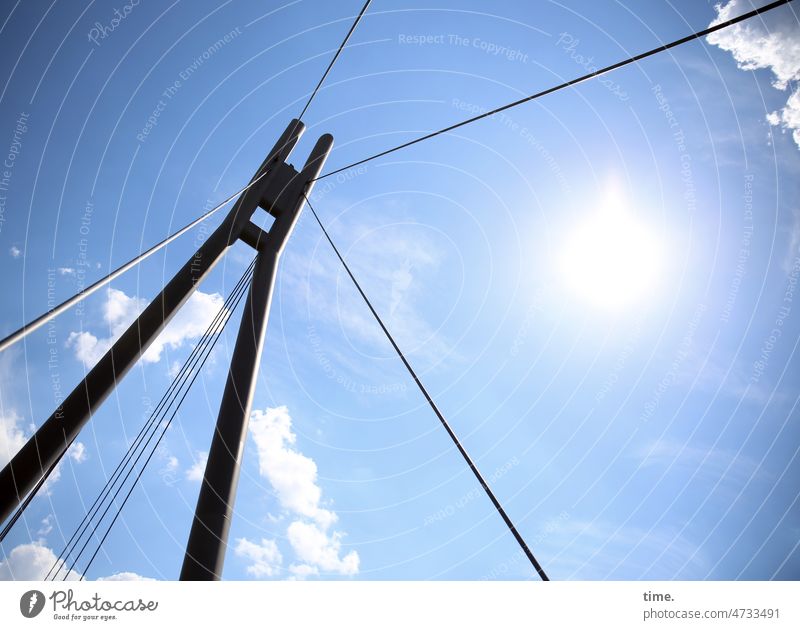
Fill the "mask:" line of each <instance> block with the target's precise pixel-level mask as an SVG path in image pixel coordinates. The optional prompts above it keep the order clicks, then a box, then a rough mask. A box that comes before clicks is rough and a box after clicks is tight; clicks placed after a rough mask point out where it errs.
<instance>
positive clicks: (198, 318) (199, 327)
mask: <svg viewBox="0 0 800 630" xmlns="http://www.w3.org/2000/svg"><path fill="white" fill-rule="evenodd" d="M223 302H224V300H223V299H222V296H221V295H220V294H219V293H203V292H202V291H195V292H194V293H192V295H191V297H190V298H189V299H188V300H187V301H186V303H185V304H184V305H183V307H182V308H181V309H180V310H179V311H178V313H177V314H176V315H175V317H173V318H172V321H170V323H169V324H168V325H167V326H166V328H164V330H163V331H162V332H161V334H160V335H159V336H158V338H156V339H155V341H153V343H152V344H151V345H150V347H149V348H148V349H147V351H146V352H145V353H144V354H143V355H142V360H143V361H144V362H145V363H157V362H158V361H160V360H161V353H162V352H163V351H164V348H166V347H167V346H169V347H170V348H172V349H176V348H180V347H181V346H182V345H183V344H184V343H186V342H187V341H191V340H194V339H198V338H199V337H200V336H201V335H202V334H203V333H204V332H205V331H206V329H207V328H208V326H209V324H210V323H211V321H212V320H213V319H214V316H215V315H216V313H217V312H218V311H219V309H220V308H222V305H223ZM146 306H147V300H145V299H143V298H138V297H130V296H128V295H126V294H125V293H124V292H123V291H119V290H118V289H108V291H107V292H106V301H105V303H104V304H103V309H102V310H103V320H104V321H105V323H106V324H107V325H108V328H109V332H110V335H109V336H107V337H98V336H96V335H94V334H92V333H91V332H87V331H81V332H74V331H73V332H71V333H70V334H69V337H68V338H67V346H68V347H71V348H73V349H74V351H75V356H76V358H77V359H78V360H80V361H83V362H84V363H85V364H86V365H94V364H95V363H97V361H98V360H100V358H101V357H102V356H103V355H104V354H105V353H106V352H108V349H109V348H110V347H111V346H112V344H113V343H114V341H116V340H117V339H118V338H119V336H120V335H122V333H123V332H125V330H126V329H127V328H128V326H130V324H131V323H132V322H133V320H135V319H136V317H137V316H138V315H139V313H141V312H142V310H143V309H144V308H145V307H146Z"/></svg>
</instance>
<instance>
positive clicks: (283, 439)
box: [237, 407, 359, 578]
mask: <svg viewBox="0 0 800 630" xmlns="http://www.w3.org/2000/svg"><path fill="white" fill-rule="evenodd" d="M250 433H251V435H252V437H253V441H254V442H255V443H256V450H257V453H258V463H259V472H260V473H261V475H262V476H263V477H264V478H266V479H267V480H268V481H269V482H270V484H271V485H272V487H273V489H274V490H275V493H276V495H277V497H278V501H279V503H280V504H281V506H282V507H283V508H284V509H285V510H286V511H287V512H288V513H290V514H292V515H293V517H294V520H293V522H292V523H291V524H290V525H289V527H288V529H287V537H288V540H289V543H290V545H291V547H292V549H293V550H294V552H295V554H296V555H297V558H298V559H299V560H300V561H301V562H300V563H299V564H292V565H291V566H290V567H289V571H290V572H291V573H292V575H294V576H295V577H300V578H302V577H307V576H309V575H316V574H318V573H319V571H320V570H323V571H327V572H330V573H339V574H342V575H354V574H356V573H358V567H359V557H358V552H356V551H354V550H353V551H350V552H349V553H347V554H346V555H345V556H343V557H341V549H342V542H341V540H342V537H343V536H344V533H342V532H338V531H334V532H329V531H328V529H329V528H330V526H331V525H332V524H333V523H335V522H336V521H337V516H336V514H335V513H334V512H333V511H331V510H329V509H326V508H323V507H322V506H321V503H322V489H321V488H320V487H319V486H318V485H317V465H316V463H315V462H314V460H313V459H311V458H310V457H307V456H305V455H303V454H302V453H300V452H299V451H297V450H296V449H295V448H294V445H295V443H296V441H297V436H296V435H295V434H294V433H293V432H292V418H291V416H290V415H289V411H288V409H287V408H286V407H277V408H267V409H266V410H263V411H261V410H255V411H253V413H252V414H251V416H250ZM298 517H299V518H298ZM305 519H308V520H305ZM266 542H267V541H262V545H261V547H263V546H264V544H265V543H266ZM240 544H241V541H240ZM247 548H248V549H251V548H249V547H247ZM237 549H238V547H237ZM251 550H252V549H251ZM270 550H271V547H270ZM275 551H277V546H276V547H275ZM243 553H244V549H243ZM239 555H242V554H239ZM248 557H249V556H248ZM251 559H252V558H251ZM273 564H274V563H273ZM252 566H253V565H251V567H249V568H248V572H249V573H251V574H253V575H255V573H254V571H251V568H252ZM270 566H272V565H270Z"/></svg>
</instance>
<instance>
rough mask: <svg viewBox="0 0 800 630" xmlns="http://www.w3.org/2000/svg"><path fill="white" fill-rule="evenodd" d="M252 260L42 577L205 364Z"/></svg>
mask: <svg viewBox="0 0 800 630" xmlns="http://www.w3.org/2000/svg"><path fill="white" fill-rule="evenodd" d="M254 262H255V261H253V262H251V263H250V266H249V267H248V268H247V269H246V270H245V272H244V273H243V274H242V277H241V278H240V279H239V281H238V282H237V284H236V285H235V287H234V289H233V290H232V292H231V294H230V295H229V296H228V298H227V299H226V300H225V303H224V304H223V305H222V307H221V308H220V309H219V311H218V312H217V314H216V315H215V317H214V319H213V320H212V322H211V324H209V327H208V329H207V330H206V332H205V333H204V335H203V337H202V338H201V340H200V341H199V342H198V343H197V344H196V345H195V347H194V348H193V349H192V352H191V353H190V355H189V357H188V358H187V359H186V361H185V362H184V364H183V366H182V368H181V370H180V371H179V373H178V374H177V375H176V376H175V378H174V379H173V381H172V383H171V384H170V387H169V388H168V389H167V391H166V392H165V393H164V395H163V396H162V398H161V400H160V401H159V403H158V405H157V406H156V408H155V409H154V410H153V412H152V413H151V415H150V418H149V419H148V421H147V422H146V423H145V424H144V425H143V426H142V428H141V429H140V431H139V434H138V435H137V436H136V438H135V439H134V441H133V442H132V443H131V445H130V446H129V447H128V451H127V453H126V454H125V456H124V457H123V459H122V460H121V461H120V463H119V464H118V465H117V467H116V469H115V470H114V472H113V473H112V475H111V477H110V478H109V479H108V480H107V481H106V484H105V485H104V487H103V489H102V490H101V492H100V494H99V495H98V497H97V498H96V499H95V501H94V502H93V503H92V505H91V507H90V508H89V510H88V511H87V513H86V515H85V516H84V518H83V519H82V520H81V522H80V523H79V524H78V526H77V527H76V529H75V531H74V533H73V534H72V536H71V537H70V539H69V541H68V542H67V544H66V545H65V547H64V549H63V550H62V552H61V553H60V554H59V556H58V558H56V561H55V563H54V564H53V566H52V567H51V568H50V571H48V573H47V575H46V576H45V579H48V578H49V577H50V576H51V574H52V573H53V571H54V570H55V574H53V576H52V577H53V579H55V578H56V576H57V575H58V574H59V573H60V572H61V570H62V569H63V568H64V566H65V565H66V563H67V561H68V560H67V559H68V557H69V554H70V553H72V552H73V551H74V550H75V548H76V547H77V545H78V544H79V543H80V541H81V539H82V538H83V536H84V534H85V533H86V532H87V531H88V529H89V528H90V527H91V526H92V523H91V522H92V520H93V519H94V517H95V516H96V515H97V513H98V512H99V511H100V509H101V508H102V505H103V504H104V503H105V502H106V499H107V498H108V497H109V496H111V492H112V490H113V488H114V486H115V485H117V482H120V480H121V483H120V487H119V488H118V489H117V491H116V493H115V494H114V497H112V499H111V501H112V502H113V500H114V498H115V497H116V496H117V494H118V493H119V492H120V491H121V489H122V486H124V484H125V481H127V479H128V477H129V476H130V474H131V473H132V471H133V469H134V468H135V466H136V464H137V463H138V461H139V459H140V458H141V456H142V454H143V453H144V450H145V449H146V448H147V446H148V445H149V443H150V441H151V440H152V438H153V436H154V435H155V433H156V432H157V430H158V426H159V424H160V422H161V419H162V418H163V417H164V415H166V411H164V410H165V409H166V410H167V411H168V410H169V408H170V407H171V406H172V403H173V402H174V401H175V399H176V398H177V396H178V395H179V394H180V390H181V388H183V386H184V385H185V383H186V381H187V379H188V377H189V375H190V374H192V373H194V374H195V376H196V375H197V373H198V372H199V369H200V368H201V367H202V365H203V363H205V360H206V358H207V356H208V353H210V350H211V348H213V343H211V339H212V338H213V339H214V343H215V342H216V339H217V338H218V336H219V333H221V332H222V329H223V328H224V326H225V324H226V323H227V319H229V318H230V316H231V314H232V312H233V310H234V309H235V308H236V304H238V302H239V300H240V299H241V295H242V294H243V293H244V291H245V289H246V286H247V283H248V281H249V276H250V273H251V272H252V269H253V266H254ZM209 346H210V347H209ZM203 353H205V356H204V357H203V356H202V355H203ZM198 363H199V365H198ZM193 380H194V379H192V382H193ZM189 386H191V383H189ZM187 391H188V388H187ZM148 433H150V436H149V437H148V438H147V441H146V442H145V436H146V435H147V434H148ZM140 447H141V449H142V450H141V452H140V453H139V455H138V456H137V457H136V460H135V461H133V464H132V465H131V469H130V470H129V471H128V473H127V474H126V475H125V477H124V478H123V477H122V475H123V472H124V471H125V470H126V469H127V468H128V465H129V464H130V462H131V461H132V460H133V458H134V455H135V453H136V452H137V451H138V450H139V449H140ZM110 507H111V503H109V505H108V506H107V507H106V509H105V511H104V512H103V514H102V515H101V516H100V519H99V520H98V523H97V524H96V525H94V527H95V528H96V527H97V526H99V524H100V522H101V521H102V520H103V518H104V516H105V514H106V513H107V512H108V509H109V508H110ZM90 539H91V536H90V537H89V539H88V540H87V541H86V542H87V543H88V541H89V540H90ZM85 546H86V545H85V544H84V548H85ZM81 552H82V550H81ZM79 556H80V554H79ZM79 556H78V557H79ZM76 560H77V558H76ZM59 563H60V565H61V566H60V567H59V568H58V569H56V567H58V565H59ZM73 566H74V562H73ZM71 569H72V566H70V569H69V570H71ZM69 570H68V571H67V575H69Z"/></svg>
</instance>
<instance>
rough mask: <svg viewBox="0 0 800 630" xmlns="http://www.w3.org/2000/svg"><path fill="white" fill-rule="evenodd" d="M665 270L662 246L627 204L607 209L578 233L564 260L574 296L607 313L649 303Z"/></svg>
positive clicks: (564, 272) (568, 241) (569, 241)
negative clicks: (635, 304) (626, 207)
mask: <svg viewBox="0 0 800 630" xmlns="http://www.w3.org/2000/svg"><path fill="white" fill-rule="evenodd" d="M660 267H661V247H660V243H659V242H658V240H657V239H656V238H655V237H654V236H653V234H652V233H651V232H650V231H649V230H648V229H647V227H646V226H645V225H643V224H642V223H641V222H640V221H638V220H637V218H636V217H635V216H634V215H633V214H632V213H630V212H628V211H627V210H626V209H625V208H624V205H622V204H607V205H604V207H602V208H601V209H600V210H598V211H596V212H595V213H594V214H593V215H592V216H590V217H589V218H588V219H587V220H586V221H585V222H584V223H583V224H582V225H579V226H578V227H577V228H576V229H574V230H573V231H572V232H571V233H570V234H569V236H568V237H567V239H566V243H565V246H564V249H563V250H562V255H561V260H560V271H561V273H562V276H563V279H564V282H565V283H566V286H567V288H568V289H569V290H570V292H572V293H573V294H574V295H575V296H576V297H578V298H580V299H581V300H583V301H586V302H589V303H590V304H592V305H593V306H595V307H598V308H602V309H607V310H619V309H620V308H624V307H626V306H629V305H632V304H633V303H635V302H639V301H641V300H642V299H644V298H645V297H646V296H647V295H648V294H649V293H650V292H651V291H652V289H653V287H654V285H655V284H656V283H657V281H658V276H659V272H660Z"/></svg>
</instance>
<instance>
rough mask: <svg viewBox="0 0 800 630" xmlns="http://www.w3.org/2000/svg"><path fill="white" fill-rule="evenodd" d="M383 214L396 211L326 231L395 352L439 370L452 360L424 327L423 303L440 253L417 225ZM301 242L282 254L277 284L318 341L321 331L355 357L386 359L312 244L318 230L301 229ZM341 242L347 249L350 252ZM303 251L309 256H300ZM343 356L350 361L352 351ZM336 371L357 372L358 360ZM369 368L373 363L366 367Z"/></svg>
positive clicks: (375, 331)
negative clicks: (358, 352)
mask: <svg viewBox="0 0 800 630" xmlns="http://www.w3.org/2000/svg"><path fill="white" fill-rule="evenodd" d="M390 212H396V210H393V209H385V212H384V209H381V208H378V209H377V210H376V213H378V214H380V216H381V217H382V221H380V222H379V221H378V220H375V221H372V222H370V223H364V222H357V221H354V220H349V219H347V218H344V217H340V218H338V219H337V220H336V221H334V222H332V223H331V225H330V226H329V228H328V229H329V231H330V232H331V235H332V238H333V239H334V241H335V242H336V243H337V245H338V246H339V247H340V248H342V249H341V251H342V255H343V256H344V257H345V259H346V260H347V262H348V264H349V265H350V267H351V268H352V270H353V273H354V274H355V275H356V277H357V278H358V280H359V282H360V283H361V285H362V287H363V289H364V291H365V292H366V293H367V295H368V296H369V298H370V300H371V301H372V303H373V305H374V307H375V309H376V310H377V311H378V313H379V314H380V315H381V317H382V318H383V320H384V322H385V323H386V325H387V327H388V328H389V330H390V331H391V332H392V335H393V336H394V337H395V339H396V340H397V342H398V344H399V345H400V347H401V348H402V349H403V351H404V352H405V353H407V354H408V355H413V356H414V357H415V358H416V360H417V361H422V362H424V363H425V364H427V365H428V366H434V365H439V364H441V362H442V361H443V360H445V359H447V358H453V357H454V354H453V349H452V347H451V344H450V343H449V342H448V340H447V338H446V337H445V335H444V334H442V332H441V331H440V330H437V328H436V326H435V325H434V324H432V323H431V322H430V319H429V316H428V315H427V314H426V313H425V309H424V308H423V305H424V304H426V303H427V304H430V303H431V302H430V301H429V298H430V297H431V292H432V290H433V289H432V287H433V286H434V285H435V283H434V282H432V279H435V278H436V275H437V272H438V271H439V269H440V267H441V265H442V263H443V261H444V252H443V251H442V250H441V248H440V247H439V246H438V245H437V243H436V242H435V241H434V240H433V239H432V238H431V237H430V234H429V233H428V231H427V230H426V229H425V228H424V227H423V226H420V225H416V224H413V223H409V222H408V221H407V220H403V219H398V218H394V219H390V218H388V216H387V213H390ZM309 224H310V223H309ZM304 238H305V239H306V241H308V242H306V243H305V244H304V246H303V247H302V249H301V248H299V247H298V248H296V249H293V250H290V251H288V252H287V260H286V263H285V264H284V265H283V271H282V281H283V282H284V283H285V286H287V287H288V288H289V289H290V290H291V296H292V297H293V298H294V300H295V303H296V304H297V306H298V307H299V308H302V309H303V311H304V312H306V311H307V312H309V317H310V318H311V322H310V323H312V324H313V325H314V327H315V330H316V331H317V333H319V334H320V335H323V334H324V332H325V331H326V330H327V331H329V332H330V333H331V334H330V335H329V336H331V337H332V336H334V335H341V334H342V333H343V334H344V336H345V337H346V338H347V340H348V341H349V342H350V343H349V344H348V346H351V345H353V344H355V345H356V347H358V346H359V345H360V346H361V349H362V351H368V352H370V353H371V354H378V355H380V354H386V355H388V354H389V353H390V352H391V349H390V347H389V346H388V343H387V341H386V338H385V336H384V335H383V332H382V331H381V330H380V328H379V327H378V326H377V324H376V323H375V321H374V319H373V318H372V315H371V314H370V313H369V311H368V310H367V308H366V306H365V305H364V303H363V301H362V299H361V297H360V296H359V295H358V293H357V292H356V289H355V288H354V287H353V285H352V283H351V281H350V279H349V278H348V277H347V275H346V273H345V272H344V270H343V268H342V266H341V265H340V263H339V261H338V260H337V259H336V257H335V255H334V254H333V252H332V251H331V250H330V247H329V246H328V244H327V243H325V242H323V241H321V240H319V239H320V238H321V237H320V233H319V230H318V229H316V230H315V231H313V232H311V231H309V232H308V233H307V234H306V235H305V237H304ZM348 243H353V245H352V247H349V246H348ZM315 244H316V245H317V246H318V247H315V246H314V245H315ZM308 251H313V252H315V254H314V255H313V256H308V254H307V253H308ZM433 303H434V304H435V303H436V302H435V301H434V302H433ZM330 351H331V352H336V349H335V348H332V349H331V350H330ZM343 354H350V355H352V354H353V352H352V347H349V348H348V352H347V353H343ZM340 358H342V357H340ZM343 367H345V368H347V369H350V370H352V371H355V372H356V373H359V369H364V368H363V365H361V366H360V365H359V362H358V361H353V362H352V363H351V364H347V363H345V364H344V365H343ZM374 368H375V365H374V363H373V364H371V365H370V366H369V368H367V369H368V370H369V369H374ZM372 374H373V375H374V372H373V373H372Z"/></svg>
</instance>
